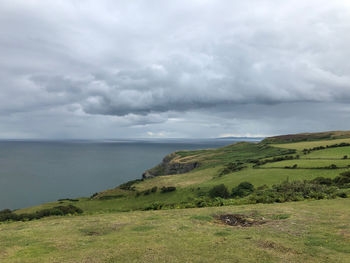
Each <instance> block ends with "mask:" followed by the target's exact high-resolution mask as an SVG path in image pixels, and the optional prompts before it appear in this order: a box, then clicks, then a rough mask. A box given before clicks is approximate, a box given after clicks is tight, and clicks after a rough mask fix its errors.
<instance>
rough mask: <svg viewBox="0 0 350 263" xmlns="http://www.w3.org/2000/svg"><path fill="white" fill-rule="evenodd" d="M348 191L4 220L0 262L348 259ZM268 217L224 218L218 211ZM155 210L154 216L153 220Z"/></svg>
mask: <svg viewBox="0 0 350 263" xmlns="http://www.w3.org/2000/svg"><path fill="white" fill-rule="evenodd" d="M349 207H350V199H336V200H322V201H306V202H296V203H284V204H271V205H245V206H231V207H230V206H227V207H216V208H202V209H198V208H197V209H180V210H176V209H175V210H165V211H148V212H128V213H107V214H106V213H105V214H94V215H82V216H71V217H51V218H45V219H42V220H36V221H31V222H15V223H6V224H0V233H1V234H0V244H1V246H0V262H2V263H10V262H11V263H12V262H21V263H29V262H35V263H41V262H62V263H68V262H315V263H316V262H317V263H319V262H339V263H340V262H344V263H345V262H348V259H349V256H350V226H349V222H350V209H349ZM222 213H239V214H247V215H249V214H258V215H259V216H261V217H264V218H265V219H266V220H267V221H268V222H267V223H266V224H263V225H259V226H253V227H250V228H242V227H231V226H225V225H223V224H221V223H218V222H217V221H215V219H214V218H213V217H212V216H213V215H215V214H222ZM150 218H151V220H150Z"/></svg>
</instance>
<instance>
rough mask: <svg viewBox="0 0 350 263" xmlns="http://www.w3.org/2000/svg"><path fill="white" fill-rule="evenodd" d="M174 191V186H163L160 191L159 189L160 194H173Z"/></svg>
mask: <svg viewBox="0 0 350 263" xmlns="http://www.w3.org/2000/svg"><path fill="white" fill-rule="evenodd" d="M175 190H176V187H175V186H168V187H165V186H163V187H162V188H161V189H160V192H161V193H163V194H164V193H168V192H173V191H175Z"/></svg>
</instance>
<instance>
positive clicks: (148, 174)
mask: <svg viewBox="0 0 350 263" xmlns="http://www.w3.org/2000/svg"><path fill="white" fill-rule="evenodd" d="M178 157H179V156H178V155H177V154H176V153H171V154H168V155H167V156H165V157H164V159H163V161H162V163H160V164H159V165H157V166H156V167H153V168H152V169H149V170H146V171H145V172H144V173H143V174H142V178H143V179H149V178H153V177H155V176H161V175H171V174H182V173H187V172H189V171H191V170H193V169H195V168H198V167H199V166H200V163H199V162H181V161H179V160H178Z"/></svg>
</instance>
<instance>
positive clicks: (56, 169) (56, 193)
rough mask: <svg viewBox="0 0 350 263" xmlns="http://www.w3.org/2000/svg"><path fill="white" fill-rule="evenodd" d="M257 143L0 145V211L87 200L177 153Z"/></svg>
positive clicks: (25, 142)
mask: <svg viewBox="0 0 350 263" xmlns="http://www.w3.org/2000/svg"><path fill="white" fill-rule="evenodd" d="M259 140H260V138H224V139H222V138H219V139H134V140H56V141H48V140H45V141H35V140H6V141H0V210H2V209H5V208H9V209H20V208H25V207H29V206H34V205H38V204H42V203H45V202H51V201H56V200H58V199H63V198H77V197H83V196H90V195H92V194H93V193H95V192H99V191H103V190H106V189H111V188H114V187H116V186H118V185H120V184H122V183H125V182H126V181H129V180H134V179H139V178H141V176H142V173H143V171H145V170H146V169H149V168H152V167H153V166H155V165H157V164H158V163H160V162H161V161H162V159H163V157H164V156H165V155H167V154H169V153H171V152H174V151H177V150H194V149H210V148H217V147H222V146H225V145H229V144H232V143H235V142H239V141H253V142H255V141H259Z"/></svg>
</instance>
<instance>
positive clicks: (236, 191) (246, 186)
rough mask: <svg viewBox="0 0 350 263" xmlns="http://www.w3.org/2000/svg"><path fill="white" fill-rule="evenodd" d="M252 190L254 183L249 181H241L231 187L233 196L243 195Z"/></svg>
mask: <svg viewBox="0 0 350 263" xmlns="http://www.w3.org/2000/svg"><path fill="white" fill-rule="evenodd" d="M252 192H254V185H252V184H251V183H249V182H242V183H240V184H239V185H238V186H236V187H234V188H233V189H232V196H233V197H244V196H247V195H250V194H251V193H252Z"/></svg>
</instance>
